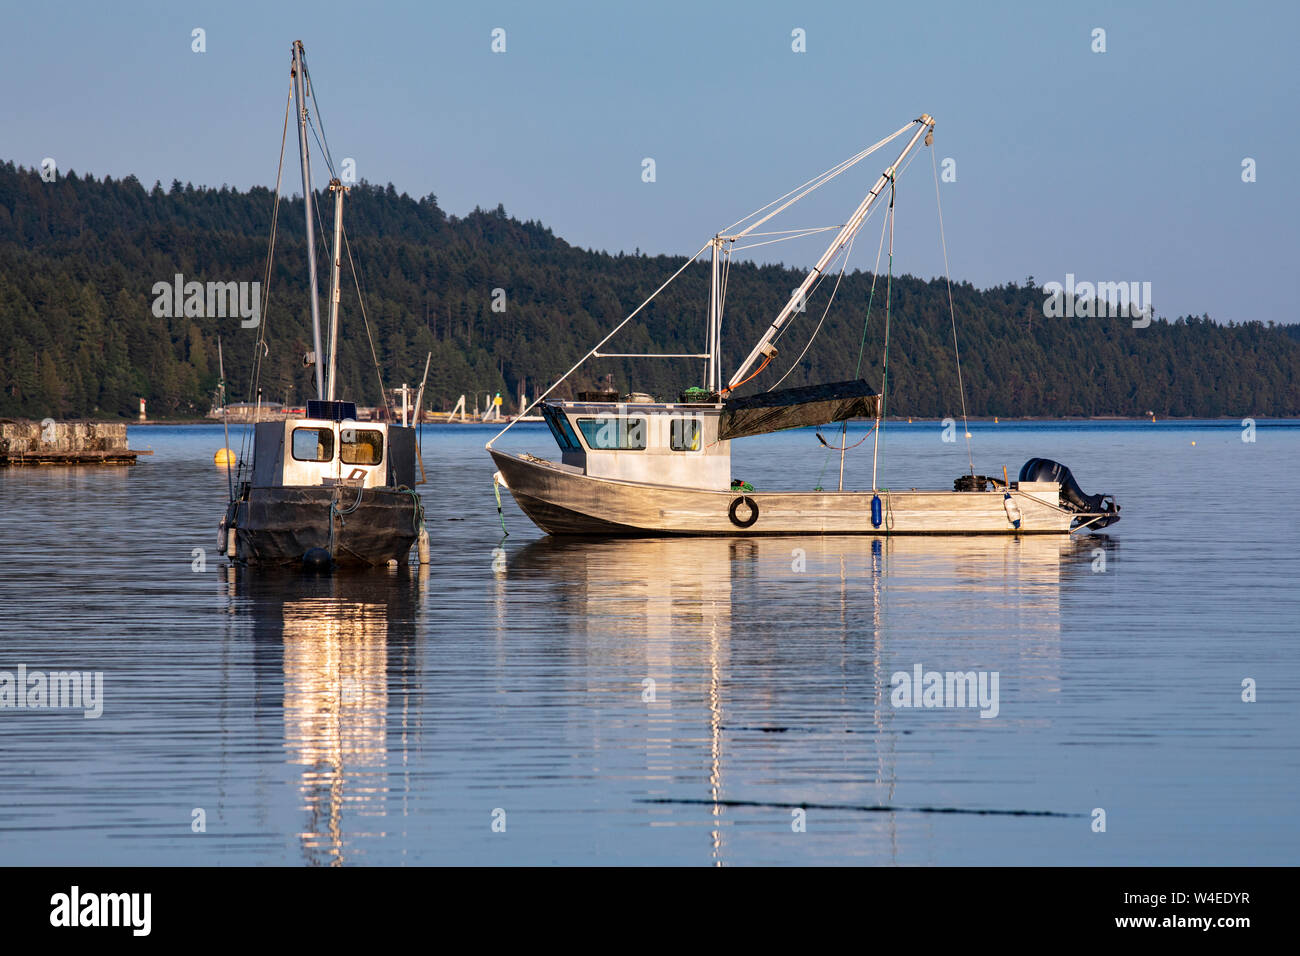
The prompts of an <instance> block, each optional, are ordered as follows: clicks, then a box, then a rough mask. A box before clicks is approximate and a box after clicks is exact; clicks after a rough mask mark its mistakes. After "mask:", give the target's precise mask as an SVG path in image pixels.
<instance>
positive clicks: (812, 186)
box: [722, 121, 915, 239]
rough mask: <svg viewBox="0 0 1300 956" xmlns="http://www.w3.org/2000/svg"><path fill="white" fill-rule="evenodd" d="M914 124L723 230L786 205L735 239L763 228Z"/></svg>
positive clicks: (740, 233) (742, 231)
mask: <svg viewBox="0 0 1300 956" xmlns="http://www.w3.org/2000/svg"><path fill="white" fill-rule="evenodd" d="M914 123H915V121H913V122H912V123H908V124H907V125H906V126H904V127H903V128H902V129H900V130H898V131H897V132H895V133H891V134H890V135H889V136H886V137H885V138H884V139H882V140H881V141H880V142H878V143H876V144H874V145H872V146H868V147H867V148H866V149H864V150H862V151H861V152H859V153H856V154H854V155H853V156H850V157H849V158H848V159H846V160H843V161H842V162H839V163H837V164H835V165H834V166H832V167H831V168H830V169H828V170H826V171H824V172H822V173H820V174H818V175H816V176H814V177H813V178H812V179H810V180H808V181H807V182H805V183H803V184H802V185H799V186H796V187H795V188H794V189H792V190H790V191H789V192H788V193H786V194H785V195H784V196H779V197H777V198H776V199H773V200H772V201H771V202H770V203H768V204H767V205H766V206H762V207H760V208H758V209H755V210H754V211H753V212H751V213H750V214H749V215H748V216H744V217H742V218H740V219H737V220H736V221H735V222H733V223H732V224H731V225H730V226H727V228H725V229H723V230H722V231H723V232H724V233H725V232H730V231H731V230H732V229H735V228H736V227H737V226H739V225H740V224H741V223H742V222H746V221H747V220H750V219H753V218H754V217H755V216H757V215H758V214H759V213H762V212H764V211H766V210H768V209H771V208H772V207H773V206H775V205H777V203H784V205H781V206H780V207H778V208H777V209H775V210H773V211H772V212H770V213H768V214H767V215H766V216H764V217H763V218H762V219H760V220H758V221H757V222H755V223H753V224H752V225H750V226H748V227H747V228H745V229H743V230H741V232H739V233H738V234H737V235H736V236H735V238H737V239H738V238H740V237H741V236H744V235H747V234H748V233H750V232H752V231H753V230H754V229H757V228H758V227H759V226H761V225H762V224H763V223H765V222H767V221H768V220H769V219H771V218H773V217H774V216H777V215H779V214H781V213H782V212H784V211H785V210H787V209H789V208H790V207H791V206H793V205H794V204H795V203H797V202H798V201H799V200H800V199H803V197H804V196H807V195H808V194H809V193H810V192H813V191H814V190H816V189H820V188H821V187H822V186H824V185H825V184H826V183H828V182H830V181H831V180H832V179H834V178H835V177H836V176H838V175H840V174H841V173H843V172H845V171H846V170H848V169H850V168H851V167H853V166H856V165H857V164H858V163H860V162H861V161H862V160H864V159H866V158H867V157H868V156H870V155H871V154H872V153H874V152H875V151H876V150H878V149H880V148H881V147H882V146H886V145H888V144H889V143H891V142H893V141H894V140H895V139H897V138H898V137H899V136H902V135H903V134H904V133H906V132H907V131H908V130H909V129H911V128H912V126H913V125H914ZM800 190H802V192H800ZM795 193H798V195H797V196H796V195H795ZM790 196H794V198H793V199H790V201H789V202H784V201H785V200H786V199H788V198H789V197H790Z"/></svg>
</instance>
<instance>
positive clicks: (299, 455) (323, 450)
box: [293, 428, 334, 461]
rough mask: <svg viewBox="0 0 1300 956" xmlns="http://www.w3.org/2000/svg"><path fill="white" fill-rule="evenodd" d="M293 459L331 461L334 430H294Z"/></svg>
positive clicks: (332, 458) (332, 457)
mask: <svg viewBox="0 0 1300 956" xmlns="http://www.w3.org/2000/svg"><path fill="white" fill-rule="evenodd" d="M293 457H294V458H296V459H298V461H333V460H334V429H332V428H295V429H294V430H293Z"/></svg>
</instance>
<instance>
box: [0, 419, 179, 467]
mask: <svg viewBox="0 0 1300 956" xmlns="http://www.w3.org/2000/svg"><path fill="white" fill-rule="evenodd" d="M151 454H153V452H151V451H134V450H132V449H130V448H127V446H126V424H125V423H120V424H119V423H103V422H56V421H54V420H53V419H50V418H47V419H45V420H44V421H40V422H30V421H0V467H3V466H5V465H90V464H94V465H134V464H135V460H136V457H137V456H139V455H151Z"/></svg>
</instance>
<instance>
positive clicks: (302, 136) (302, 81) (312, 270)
mask: <svg viewBox="0 0 1300 956" xmlns="http://www.w3.org/2000/svg"><path fill="white" fill-rule="evenodd" d="M305 55H306V51H305V50H304V49H303V47H302V41H301V40H294V41H293V93H294V99H295V100H296V102H297V104H298V152H299V153H300V154H301V156H302V198H303V207H304V209H305V211H306V214H307V272H308V281H309V282H310V284H311V295H310V301H311V335H312V348H313V349H314V350H315V359H316V363H315V364H316V397H317V398H319V399H323V398H325V370H324V368H322V366H321V361H322V358H323V356H322V353H321V347H320V300H319V294H318V292H317V287H316V228H315V226H314V225H313V223H312V202H311V161H310V159H308V157H307V90H306V72H307V66H306V62H305V60H304V59H303V58H304V56H305Z"/></svg>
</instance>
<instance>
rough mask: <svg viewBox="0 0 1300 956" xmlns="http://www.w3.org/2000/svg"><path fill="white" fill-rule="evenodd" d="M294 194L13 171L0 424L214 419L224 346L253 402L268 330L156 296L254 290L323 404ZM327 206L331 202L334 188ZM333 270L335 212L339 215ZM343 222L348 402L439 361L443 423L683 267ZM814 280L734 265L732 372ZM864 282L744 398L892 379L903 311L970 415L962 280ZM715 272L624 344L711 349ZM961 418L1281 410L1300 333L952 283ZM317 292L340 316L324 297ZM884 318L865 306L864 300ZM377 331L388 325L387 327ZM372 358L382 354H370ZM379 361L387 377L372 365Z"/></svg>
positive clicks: (538, 227) (562, 245)
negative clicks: (165, 309)
mask: <svg viewBox="0 0 1300 956" xmlns="http://www.w3.org/2000/svg"><path fill="white" fill-rule="evenodd" d="M274 198H275V197H274V195H273V193H272V192H271V190H268V189H266V188H262V187H255V188H252V189H249V190H246V191H240V190H237V189H231V188H228V187H225V186H223V187H221V188H219V189H216V188H204V187H195V186H193V185H191V184H188V183H187V184H184V185H182V184H181V183H180V182H179V181H174V182H172V184H171V185H170V187H167V188H164V187H163V186H162V184H161V183H155V184H154V186H153V187H152V188H151V189H145V188H144V186H143V185H142V184H141V183H140V182H139V181H138V180H137V179H135V177H132V176H128V177H126V178H123V179H113V178H111V177H104V178H102V179H96V178H94V177H92V176H85V175H78V174H76V173H74V172H68V173H66V174H60V175H59V176H58V178H57V179H56V180H54V181H52V182H46V181H45V180H44V179H42V177H41V175H40V172H39V171H38V170H28V169H24V168H22V167H19V166H15V165H14V164H13V163H12V162H10V163H0V417H30V418H43V417H46V416H49V417H53V418H68V417H94V418H114V417H119V416H132V415H133V414H134V413H135V411H136V409H137V408H138V402H139V399H140V398H141V397H143V398H145V399H146V400H147V402H148V405H149V409H150V412H151V414H152V415H154V416H158V417H162V416H167V417H196V418H197V417H200V416H202V415H203V414H205V413H206V412H207V410H208V408H209V407H210V405H211V402H212V396H213V393H214V390H215V388H216V385H217V381H218V363H217V340H218V336H220V338H221V342H222V351H223V357H224V362H225V370H226V381H227V385H228V397H229V399H230V400H231V401H239V400H245V399H251V398H253V397H255V396H254V395H253V394H252V392H251V370H252V363H253V358H254V354H255V351H256V350H257V340H258V333H259V329H258V328H245V327H243V325H242V324H241V322H240V319H239V318H238V317H226V318H209V317H202V316H195V315H191V316H186V315H184V314H183V310H179V309H177V310H172V311H173V312H174V313H178V314H172V315H161V316H160V315H157V314H155V313H156V312H157V311H158V310H157V309H155V308H154V305H155V298H156V296H155V294H154V292H153V288H154V286H155V284H156V283H159V282H166V283H171V282H172V281H173V277H174V276H175V275H177V274H181V275H183V277H184V280H185V281H186V282H189V281H197V282H222V283H226V282H259V283H264V285H263V287H262V291H263V292H264V294H266V295H267V308H266V310H265V312H264V313H263V314H261V315H260V321H261V322H262V323H264V324H265V339H266V349H265V351H264V357H263V359H262V371H261V377H260V386H261V392H262V394H261V397H262V399H263V400H264V401H279V402H287V403H289V404H295V405H296V404H300V403H302V402H304V401H305V400H306V399H307V398H309V397H312V396H313V395H314V373H313V372H312V370H310V369H308V368H305V367H304V365H303V362H302V356H303V353H305V352H306V351H308V350H309V349H311V347H312V335H311V319H310V311H309V306H308V298H307V279H306V273H307V269H306V243H305V235H304V230H303V226H302V220H303V205H302V199H301V197H296V198H290V199H284V200H282V201H281V204H280V210H279V221H278V239H277V243H276V252H275V257H274V262H273V267H272V269H271V271H270V273H269V276H268V275H266V274H264V271H265V268H266V255H267V242H268V236H269V233H270V229H271V219H272V212H273V209H274ZM318 201H319V197H318ZM320 215H321V222H320V226H321V228H318V229H317V233H318V242H319V243H320V248H319V249H318V253H319V264H320V270H321V283H322V290H324V288H325V284H326V283H327V281H328V279H327V277H328V269H327V264H328V262H329V256H328V253H327V252H326V251H325V246H324V243H325V237H327V236H328V235H329V234H330V228H331V223H330V222H329V217H330V216H331V215H332V204H331V203H329V202H328V201H326V202H322V203H321V209H320ZM344 221H345V225H346V229H347V235H348V237H349V242H350V247H351V252H352V257H353V259H354V260H355V262H356V264H357V267H358V272H359V276H360V284H361V286H362V290H363V292H364V303H365V321H363V317H362V314H361V310H360V307H359V303H358V297H357V294H356V291H355V289H354V287H353V282H352V279H351V277H350V275H349V274H348V273H349V270H348V265H347V261H346V257H345V261H344V283H343V290H344V291H343V295H342V301H341V314H342V316H343V323H342V328H341V333H340V344H339V358H338V372H339V383H340V393H341V394H342V395H344V396H346V397H349V398H351V399H354V400H355V401H357V402H358V403H359V404H363V405H373V404H379V403H380V402H381V401H382V399H381V397H380V392H379V381H378V380H379V378H380V377H381V376H382V380H383V383H384V385H386V386H388V387H390V388H391V387H393V386H395V385H399V384H401V383H403V382H407V383H410V384H411V385H412V386H414V385H415V384H417V383H418V382H419V379H420V375H421V373H422V372H423V369H424V363H425V356H426V355H427V354H428V353H432V355H433V359H432V362H431V364H430V371H429V381H428V386H427V389H426V397H427V401H428V403H429V404H431V405H433V406H434V407H435V408H449V407H450V406H451V405H452V404H453V403H454V402H455V401H456V399H457V397H458V396H460V395H461V394H466V395H467V396H469V404H470V407H471V408H472V407H473V405H474V396H475V395H476V394H477V395H478V396H480V399H479V400H480V402H481V401H482V396H484V395H485V394H488V393H496V392H500V393H501V394H502V395H503V397H504V398H505V400H506V408H507V410H509V409H511V408H513V407H514V404H515V401H516V399H517V396H518V394H519V391H520V388H521V385H522V386H523V387H524V389H525V390H526V392H527V393H528V394H529V395H530V396H532V395H535V394H536V391H537V389H538V388H544V387H546V386H547V385H549V384H550V383H551V382H552V381H554V380H555V379H556V378H558V377H559V376H560V375H561V374H562V373H563V372H565V371H566V370H568V369H569V367H570V366H571V365H573V363H574V362H576V361H577V360H578V358H580V357H581V356H582V355H584V354H585V353H586V352H587V351H588V349H590V348H591V347H592V346H593V345H595V343H596V342H597V341H599V339H600V338H601V337H602V336H603V335H604V334H605V333H606V332H607V331H608V330H609V329H611V328H613V326H614V325H615V324H617V323H618V322H619V321H620V320H621V319H622V318H623V317H624V316H625V315H626V314H627V313H628V312H630V311H631V310H632V309H633V308H635V307H636V306H637V305H638V304H640V303H641V301H642V300H643V299H644V298H645V297H646V296H647V295H648V294H650V292H652V291H653V290H654V289H655V288H656V287H658V285H659V284H660V283H662V282H663V280H664V279H665V278H667V277H668V276H669V275H671V274H672V273H673V272H674V271H676V270H677V269H678V268H679V267H680V266H681V265H682V264H683V261H684V260H683V258H682V257H674V256H662V255H661V256H648V255H643V254H640V253H637V254H634V255H629V254H624V253H617V254H610V253H607V252H601V251H593V250H587V249H580V248H577V247H574V246H571V245H569V244H568V243H566V242H565V241H563V240H562V239H559V238H557V237H556V236H555V235H554V234H553V233H552V231H551V230H550V229H548V228H546V227H545V226H544V225H543V224H541V223H539V222H531V221H529V222H522V221H520V220H518V219H515V218H512V217H510V216H508V215H507V214H506V212H505V210H504V209H503V208H502V207H501V206H498V207H497V208H496V209H493V210H483V209H475V210H474V211H473V212H472V213H470V214H469V215H467V216H464V217H463V218H458V217H456V216H448V215H446V213H445V212H444V211H443V210H442V209H441V208H440V207H439V206H438V203H437V199H436V197H434V196H432V195H429V196H425V197H423V198H420V199H414V198H412V197H410V196H408V195H406V194H405V193H398V192H397V190H396V189H394V187H393V186H392V185H391V184H389V185H388V186H386V187H381V186H377V185H374V184H370V183H366V182H362V183H360V184H358V185H356V186H354V187H353V188H352V190H351V192H350V194H349V196H348V199H347V203H346V209H345V215H344ZM803 274H804V273H803V272H802V271H800V270H796V269H790V268H785V267H783V266H781V265H756V264H752V263H746V262H736V263H735V264H734V265H733V266H732V267H731V270H730V275H729V280H728V284H727V301H726V313H725V316H724V323H723V367H724V368H727V369H731V368H735V367H736V365H737V364H738V363H739V362H740V361H741V360H742V359H743V358H744V356H745V355H746V354H747V353H748V351H749V349H750V348H751V347H752V345H753V343H754V342H755V341H756V340H757V338H758V337H759V336H760V335H761V334H762V332H763V331H764V330H765V329H766V327H767V325H768V324H769V323H770V321H771V319H772V318H773V317H774V316H775V315H776V313H777V312H778V311H779V310H780V308H781V307H782V306H783V305H784V304H785V302H786V300H787V299H788V297H789V296H790V293H791V290H792V289H793V288H794V287H795V286H796V285H798V283H799V282H800V280H801V279H802V278H803ZM872 278H873V277H872V275H871V274H870V273H869V272H861V271H853V272H850V273H847V274H845V276H844V278H843V281H842V283H841V284H840V287H839V290H838V292H837V293H836V298H835V305H834V307H833V308H832V309H831V311H830V313H829V315H828V317H827V319H826V322H825V324H824V325H823V327H822V328H821V331H820V333H819V335H818V336H817V338H816V340H815V341H814V342H813V344H812V347H811V348H809V349H808V351H807V354H806V355H805V356H804V357H803V359H802V360H800V361H798V364H797V366H796V367H793V368H792V367H791V365H792V363H794V362H795V361H796V360H797V359H798V357H799V355H800V353H801V352H802V351H803V349H804V346H805V345H806V344H807V342H808V340H809V336H810V334H811V333H812V331H813V329H814V327H815V326H816V325H817V322H818V320H819V319H820V317H821V315H822V311H823V308H824V306H825V303H826V297H827V296H828V294H829V291H830V287H831V285H832V284H833V283H831V282H829V281H828V282H825V283H823V284H822V286H821V287H820V289H819V291H818V293H817V295H815V296H814V297H812V298H810V299H809V300H808V302H807V304H806V311H804V312H802V313H800V314H798V315H796V316H795V318H794V319H793V320H792V321H791V323H790V324H789V325H788V328H787V331H786V333H785V334H784V336H783V337H782V339H781V340H780V341H779V342H778V343H777V344H778V348H779V354H778V355H777V357H776V358H775V359H774V360H773V362H772V363H771V365H770V366H769V367H768V370H767V371H765V372H764V373H763V374H762V375H760V376H759V377H758V378H756V379H755V381H754V382H753V383H751V384H750V385H748V386H746V387H745V389H744V390H743V392H742V393H748V392H753V391H756V390H761V389H763V388H768V387H771V386H772V385H773V384H774V383H775V382H776V381H777V379H779V378H781V376H782V375H784V374H785V373H786V372H787V371H788V372H789V373H790V374H789V375H788V376H787V377H786V378H785V379H784V381H783V382H782V385H783V386H793V385H803V384H811V383H816V382H823V381H839V380H843V379H848V378H852V377H854V375H855V372H857V370H858V368H859V356H860V355H861V363H860V368H861V372H860V376H861V377H863V378H866V379H868V381H870V382H872V384H874V385H877V386H879V384H880V381H881V377H882V360H883V357H884V335H885V328H886V311H888V328H889V349H888V363H889V377H888V381H889V389H888V410H889V412H890V413H891V414H895V415H905V416H916V417H945V416H949V415H954V416H955V415H957V414H959V413H960V410H961V396H960V394H959V390H958V387H957V374H956V363H955V361H954V353H953V333H952V324H951V320H950V317H949V311H948V292H947V288H946V285H945V283H944V280H943V279H932V280H925V279H920V278H916V277H914V276H910V275H901V276H893V277H892V278H891V279H890V281H889V289H890V294H889V296H888V310H886V307H885V295H884V289H885V282H886V277H884V276H881V277H879V280H878V282H877V285H876V290H875V295H874V298H872V292H871V286H872ZM708 284H709V269H708V265H707V263H704V262H700V263H697V264H695V265H693V266H691V267H689V268H688V269H687V270H686V272H684V273H683V274H682V276H681V277H680V278H679V279H678V281H677V282H675V283H673V284H672V285H670V286H669V287H668V288H667V289H666V290H664V292H663V293H661V295H660V296H659V297H658V298H657V299H656V300H655V301H654V303H653V304H652V305H651V306H650V307H649V308H647V309H646V310H645V311H644V312H642V313H641V315H639V316H638V318H637V319H636V320H634V321H633V322H632V323H630V324H629V325H628V326H627V327H626V328H625V329H624V331H623V332H622V333H620V336H619V337H618V338H616V339H615V340H614V341H613V342H611V343H610V345H609V346H608V347H607V348H608V349H610V350H613V351H619V352H655V351H663V352H692V353H695V352H702V351H704V350H705V348H706V345H705V318H706V311H707V306H708ZM952 294H953V305H954V307H955V313H956V319H957V336H958V343H959V346H960V352H961V369H962V375H963V380H964V386H965V398H966V406H967V409H968V411H969V413H970V414H971V415H973V416H990V415H999V416H1005V417H1014V416H1061V417H1064V416H1141V415H1145V414H1147V413H1148V412H1154V413H1155V414H1156V415H1158V416H1161V417H1166V416H1169V417H1188V416H1192V417H1219V416H1230V417H1238V416H1240V417H1269V416H1295V415H1300V334H1298V332H1297V330H1298V329H1300V326H1296V325H1291V324H1287V323H1290V322H1292V321H1293V320H1294V318H1295V317H1294V316H1280V317H1279V319H1280V320H1282V321H1281V322H1280V323H1274V322H1269V323H1267V324H1264V323H1260V322H1247V323H1233V322H1228V323H1218V322H1214V321H1212V320H1211V319H1210V318H1209V317H1208V316H1205V315H1202V316H1183V317H1180V318H1176V319H1173V320H1169V319H1167V318H1156V319H1154V320H1153V321H1152V322H1151V324H1150V325H1149V326H1148V327H1146V328H1133V325H1132V321H1131V320H1130V319H1128V318H1091V317H1074V318H1048V317H1046V316H1045V315H1044V308H1043V306H1044V300H1045V297H1046V296H1045V293H1044V291H1043V290H1042V288H1040V287H1039V284H1038V283H1036V282H1035V281H1034V280H1033V279H1032V277H1030V278H1028V279H1025V280H1024V281H1023V282H1014V281H1013V282H1008V283H1006V284H1003V285H999V286H995V287H993V288H989V289H976V288H975V287H974V286H972V285H971V284H970V283H968V282H961V283H956V284H954V285H953V289H952ZM325 300H326V295H325V294H324V291H322V294H321V310H322V316H324V314H325V310H326V307H327V303H326V301H325ZM869 302H870V310H869V314H868V303H869ZM367 323H368V328H367ZM372 347H373V351H374V359H372V354H371V353H372ZM375 359H377V361H378V366H379V371H380V375H377V373H376V369H375ZM702 378H703V363H702V362H700V361H694V360H692V361H677V360H633V359H599V360H593V361H591V362H589V363H587V365H585V366H584V368H583V369H582V370H580V372H579V374H577V375H576V376H575V377H573V378H572V379H570V380H569V381H568V382H566V383H565V385H564V386H562V388H561V390H560V391H559V392H557V393H556V394H558V395H560V396H561V397H571V396H572V395H573V394H575V393H576V392H577V391H579V390H585V389H589V388H592V387H596V386H599V385H601V384H602V383H604V382H606V381H609V382H611V383H612V384H613V385H614V387H616V388H617V389H618V390H620V391H622V392H628V391H638V392H647V393H650V394H652V395H654V396H655V397H656V398H659V399H661V400H672V399H675V398H676V397H677V395H678V393H679V392H680V391H681V390H682V389H684V388H686V387H688V386H692V385H700V384H702Z"/></svg>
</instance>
